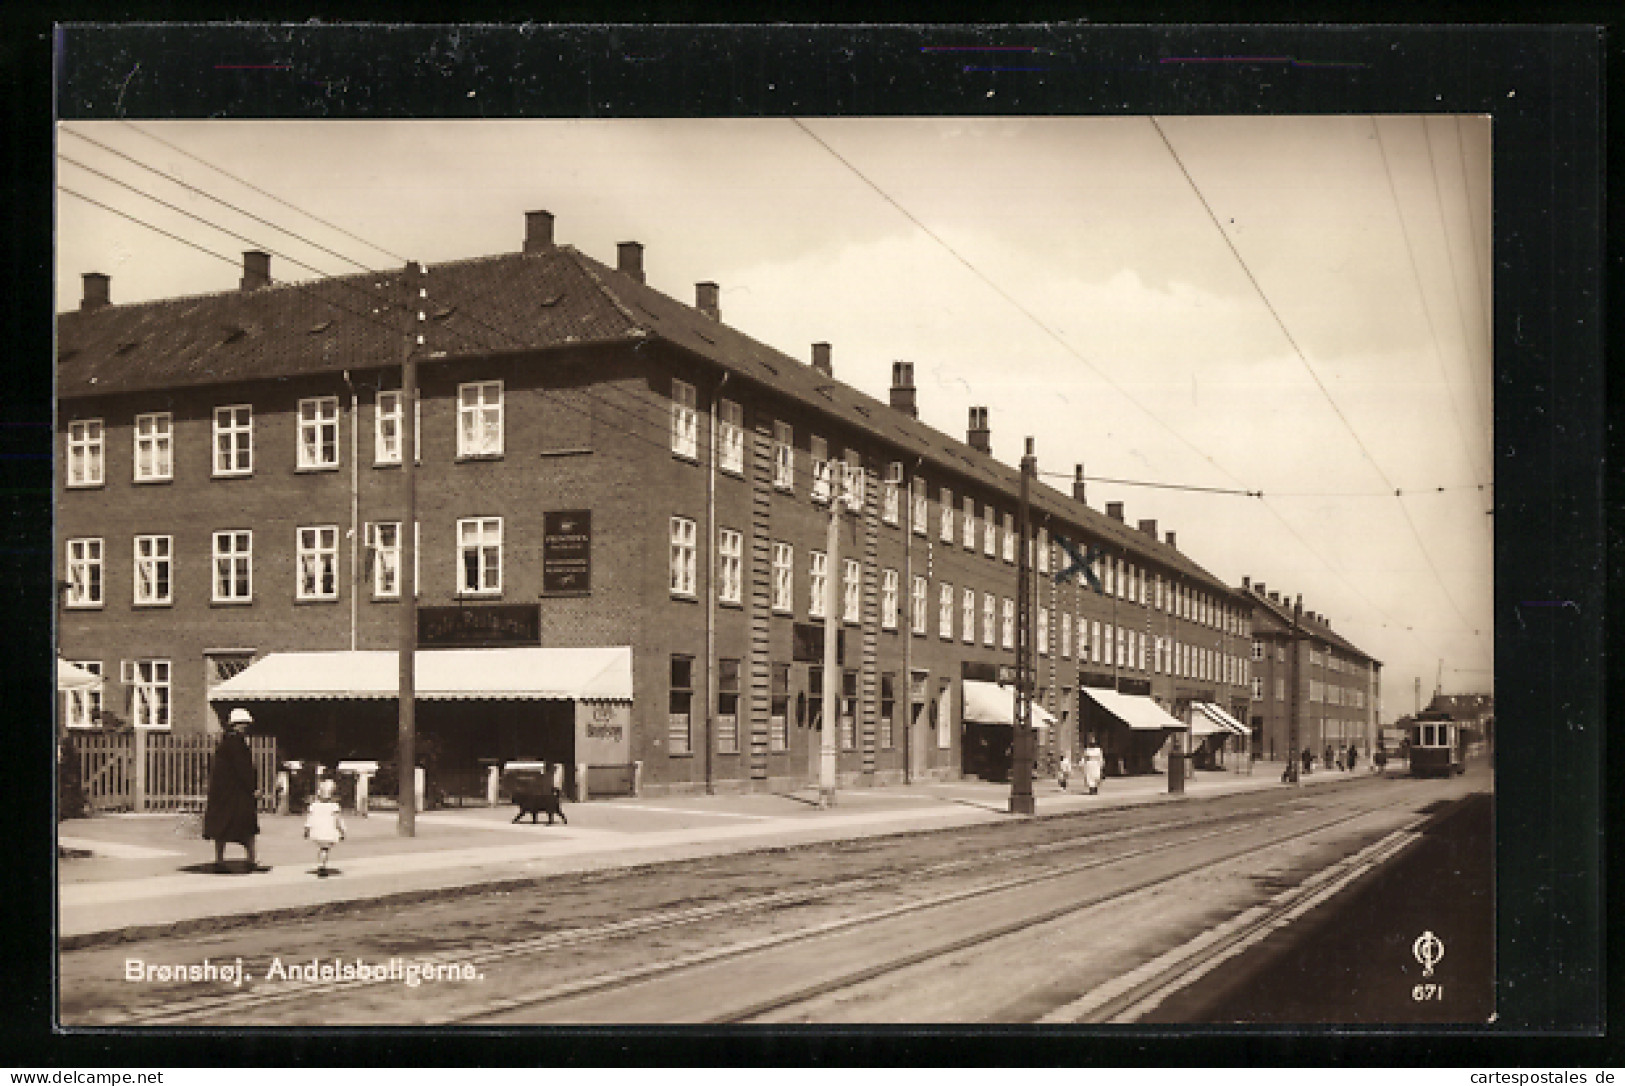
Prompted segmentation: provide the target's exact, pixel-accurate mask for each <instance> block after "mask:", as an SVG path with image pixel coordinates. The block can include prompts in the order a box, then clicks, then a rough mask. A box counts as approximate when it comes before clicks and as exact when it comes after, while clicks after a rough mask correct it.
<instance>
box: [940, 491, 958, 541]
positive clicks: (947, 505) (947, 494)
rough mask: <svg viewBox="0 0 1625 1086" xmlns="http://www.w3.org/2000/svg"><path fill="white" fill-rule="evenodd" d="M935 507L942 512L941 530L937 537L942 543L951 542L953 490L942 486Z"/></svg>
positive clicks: (952, 535) (952, 536)
mask: <svg viewBox="0 0 1625 1086" xmlns="http://www.w3.org/2000/svg"><path fill="white" fill-rule="evenodd" d="M937 508H938V510H939V511H940V512H941V513H942V532H941V534H940V536H939V537H938V538H940V539H941V540H942V541H943V542H944V543H952V542H953V541H954V492H953V491H951V490H949V489H948V488H947V487H943V488H942V492H941V494H940V495H939V497H938V499H937Z"/></svg>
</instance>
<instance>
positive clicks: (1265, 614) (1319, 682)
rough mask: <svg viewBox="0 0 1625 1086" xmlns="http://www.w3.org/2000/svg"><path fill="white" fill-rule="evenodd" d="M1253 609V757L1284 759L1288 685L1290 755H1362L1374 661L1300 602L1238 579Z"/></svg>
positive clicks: (1377, 675)
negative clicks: (1294, 729) (1294, 734)
mask: <svg viewBox="0 0 1625 1086" xmlns="http://www.w3.org/2000/svg"><path fill="white" fill-rule="evenodd" d="M1241 590H1242V592H1243V593H1244V594H1245V595H1247V596H1248V597H1249V598H1250V599H1251V600H1252V603H1253V644H1252V664H1253V672H1252V691H1251V694H1252V705H1251V712H1250V714H1249V723H1250V725H1251V727H1252V732H1253V744H1254V751H1255V752H1256V753H1258V754H1259V755H1260V756H1261V757H1265V758H1286V757H1288V756H1289V753H1290V746H1291V739H1290V735H1291V720H1292V711H1293V705H1294V698H1293V687H1294V684H1296V695H1297V696H1296V702H1295V704H1296V706H1297V714H1298V744H1299V747H1298V749H1300V750H1302V749H1304V748H1306V747H1307V748H1308V749H1309V750H1312V751H1313V752H1314V753H1315V754H1316V755H1317V756H1319V755H1320V754H1322V753H1323V752H1324V751H1325V749H1326V746H1327V744H1330V745H1332V746H1333V747H1335V748H1338V749H1344V748H1347V747H1348V745H1349V744H1350V743H1355V744H1357V745H1358V746H1359V747H1360V749H1361V750H1363V751H1368V752H1369V751H1370V750H1371V749H1372V747H1373V745H1374V744H1375V742H1376V738H1377V734H1378V733H1377V729H1378V726H1379V723H1380V710H1381V708H1382V661H1380V660H1377V659H1375V658H1374V657H1372V656H1371V655H1370V654H1368V653H1366V652H1365V651H1364V650H1362V649H1360V648H1359V647H1358V646H1356V645H1354V644H1353V643H1352V642H1350V641H1349V640H1348V639H1347V638H1345V637H1343V636H1342V635H1341V634H1339V633H1337V632H1336V631H1334V630H1333V629H1332V627H1331V623H1330V622H1329V621H1328V620H1327V619H1326V617H1325V616H1324V615H1319V614H1316V613H1315V612H1313V611H1305V610H1304V609H1303V597H1302V596H1299V597H1298V598H1297V599H1296V600H1295V601H1294V600H1287V599H1283V598H1282V596H1281V594H1280V593H1279V592H1271V591H1268V590H1267V589H1266V587H1265V585H1264V584H1263V583H1262V582H1260V583H1258V584H1253V583H1252V581H1251V580H1250V579H1249V578H1246V577H1243V578H1242V582H1241Z"/></svg>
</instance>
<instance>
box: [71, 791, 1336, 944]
mask: <svg viewBox="0 0 1625 1086" xmlns="http://www.w3.org/2000/svg"><path fill="white" fill-rule="evenodd" d="M1367 775H1368V771H1367V769H1366V768H1365V767H1362V768H1361V769H1360V771H1359V772H1356V773H1353V774H1350V773H1344V772H1335V771H1334V772H1319V773H1314V774H1312V775H1310V776H1308V777H1305V778H1304V781H1305V783H1306V784H1309V785H1314V784H1321V783H1330V782H1336V781H1346V780H1349V779H1351V778H1353V777H1364V776H1367ZM1280 776H1281V763H1278V762H1276V763H1271V762H1259V763H1257V764H1256V766H1255V767H1254V770H1253V772H1252V774H1250V775H1248V774H1238V773H1235V772H1230V771H1224V770H1211V771H1207V770H1205V771H1201V772H1199V773H1198V774H1197V776H1196V778H1195V779H1194V780H1190V781H1187V782H1186V791H1185V794H1184V797H1180V796H1170V795H1168V792H1167V778H1166V776H1164V775H1157V776H1142V777H1129V778H1118V777H1113V778H1108V779H1107V780H1106V781H1105V782H1104V783H1103V784H1102V786H1101V791H1100V794H1099V795H1095V796H1089V795H1079V794H1078V793H1077V792H1075V791H1074V792H1063V791H1061V790H1060V789H1059V788H1058V787H1057V786H1056V784H1055V782H1054V781H1053V780H1050V779H1046V780H1039V781H1035V782H1034V786H1033V792H1034V795H1035V798H1036V801H1037V806H1038V815H1039V816H1040V817H1044V816H1047V815H1056V814H1063V813H1070V812H1076V811H1086V810H1091V809H1097V808H1102V809H1103V808H1113V807H1123V806H1134V805H1143V804H1150V803H1163V802H1178V801H1179V800H1180V799H1181V798H1188V797H1206V796H1216V795H1223V794H1228V793H1234V792H1246V791H1255V790H1260V789H1264V788H1278V787H1282V786H1281V784H1280ZM1008 797H1009V785H1007V784H989V783H984V782H981V781H975V780H970V781H952V782H942V783H928V784H916V785H899V786H892V787H885V788H855V789H848V790H844V791H842V792H840V793H839V794H838V795H837V799H836V806H835V807H834V808H833V809H831V810H827V811H821V810H819V809H818V808H817V807H816V806H815V804H814V802H813V801H814V799H815V793H813V792H811V791H804V792H801V793H798V794H796V795H791V796H785V795H766V794H753V795H729V796H682V797H662V798H659V799H624V800H623V799H615V800H595V801H593V802H591V803H586V804H574V803H568V804H566V805H565V808H564V809H565V814H566V816H567V817H568V818H569V819H570V823H569V825H553V826H548V825H546V823H545V819H544V821H543V823H542V824H540V825H532V824H531V823H530V822H529V821H528V820H527V821H526V822H523V823H520V824H511V823H510V819H511V818H512V817H513V814H514V808H513V807H511V806H510V807H499V808H494V809H493V808H468V809H464V810H455V809H454V810H445V811H433V812H428V813H423V814H419V815H418V817H417V836H416V837H413V838H403V837H400V836H398V835H397V833H396V816H395V813H394V812H393V811H384V812H375V813H374V814H373V815H372V816H371V817H369V818H356V817H354V816H346V819H345V821H346V825H347V827H348V830H349V836H348V839H347V840H345V841H343V842H342V843H340V844H339V845H338V846H337V847H335V848H334V850H333V854H332V857H331V858H330V860H329V867H330V869H331V872H332V873H331V874H330V875H329V876H328V877H326V878H318V877H317V876H316V875H315V866H316V850H315V848H314V846H312V845H311V844H310V842H308V841H305V840H304V839H303V827H304V820H303V818H301V817H298V816H293V817H278V816H275V815H261V816H260V830H261V832H260V837H259V841H258V853H259V855H258V859H259V863H260V865H261V867H260V869H259V870H257V871H255V872H252V873H249V872H248V871H247V870H246V866H247V865H246V862H245V861H244V859H243V853H242V850H241V849H240V848H237V847H236V846H228V847H227V850H226V857H227V866H228V868H230V872H229V873H227V874H217V873H214V872H213V871H212V870H211V868H212V863H213V859H214V846H213V844H212V843H211V842H208V841H203V840H198V839H196V838H186V837H180V836H177V835H176V832H175V829H176V826H177V824H178V820H177V818H176V817H175V816H173V815H105V816H101V817H97V818H92V819H75V820H72V821H69V822H65V823H63V824H62V825H61V827H60V831H59V843H60V844H61V845H62V846H63V847H65V848H67V849H70V850H74V852H75V855H73V856H70V857H69V858H66V859H63V860H61V861H59V864H58V886H59V890H60V896H59V914H60V926H59V934H60V936H61V937H62V938H63V939H67V940H74V939H76V938H82V937H88V936H92V935H96V934H98V933H107V932H117V931H124V930H127V929H145V928H162V927H167V926H169V925H172V924H177V923H188V922H192V921H200V920H204V919H207V918H216V917H233V916H237V917H242V916H251V915H255V914H261V913H297V912H301V911H314V910H316V909H320V908H321V907H323V906H326V905H330V904H333V903H338V902H347V901H359V900H371V899H375V898H380V897H386V896H390V895H397V894H430V893H433V892H435V891H440V890H446V889H449V888H454V887H470V886H480V885H487V884H492V883H500V882H507V881H516V880H533V879H536V878H539V877H543V876H547V875H557V874H566V873H572V872H583V871H596V870H604V869H608V868H623V867H635V866H639V865H643V864H651V863H663V862H670V861H674V860H684V859H692V858H696V857H704V856H715V855H721V854H726V853H736V852H747V851H751V850H753V849H761V848H780V847H786V846H792V845H802V844H810V843H815V842H821V841H831V840H846V839H852V838H860V837H872V836H880V835H884V834H891V833H904V832H908V831H914V830H933V829H947V828H952V827H956V826H967V825H976V824H983V823H990V822H997V821H1000V820H1003V819H1006V818H1009V817H1010V816H1009V815H1008V814H1006V813H1005V812H1006V807H1007V803H1008ZM83 853H88V854H89V855H88V856H86V855H82V854H83Z"/></svg>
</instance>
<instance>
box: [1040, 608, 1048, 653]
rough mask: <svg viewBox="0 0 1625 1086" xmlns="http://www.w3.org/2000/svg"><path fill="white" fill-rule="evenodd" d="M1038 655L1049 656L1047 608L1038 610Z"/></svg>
mask: <svg viewBox="0 0 1625 1086" xmlns="http://www.w3.org/2000/svg"><path fill="white" fill-rule="evenodd" d="M1038 655H1040V656H1048V655H1049V608H1048V607H1040V608H1039V609H1038Z"/></svg>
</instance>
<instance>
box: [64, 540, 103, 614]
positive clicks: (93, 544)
mask: <svg viewBox="0 0 1625 1086" xmlns="http://www.w3.org/2000/svg"><path fill="white" fill-rule="evenodd" d="M63 544H64V548H65V555H66V561H65V563H64V565H65V573H66V574H67V583H68V587H67V591H66V592H65V594H64V597H63V604H64V606H66V607H71V608H74V609H85V610H89V609H92V608H97V607H101V606H102V603H103V600H104V599H105V598H106V593H107V567H106V565H105V561H104V560H105V558H106V548H105V547H104V546H103V543H102V538H101V537H100V536H82V537H80V538H78V539H68V540H64V541H63Z"/></svg>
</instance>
